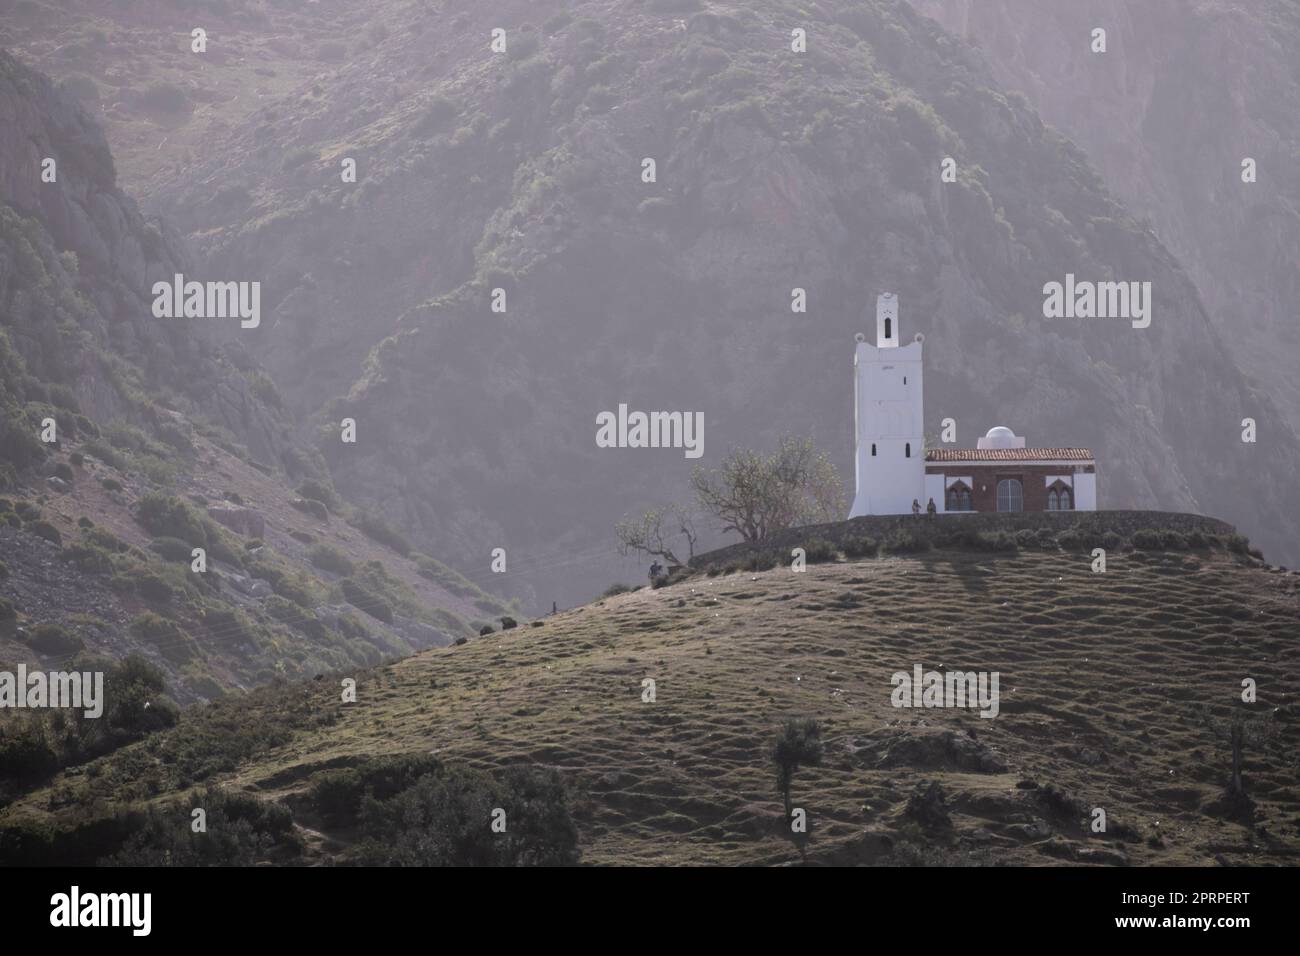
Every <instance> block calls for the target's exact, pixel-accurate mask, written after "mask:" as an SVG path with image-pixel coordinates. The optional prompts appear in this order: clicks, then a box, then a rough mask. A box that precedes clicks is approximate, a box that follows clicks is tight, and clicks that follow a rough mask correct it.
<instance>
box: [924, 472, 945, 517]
mask: <svg viewBox="0 0 1300 956" xmlns="http://www.w3.org/2000/svg"><path fill="white" fill-rule="evenodd" d="M943 479H944V476H943V475H926V476H925V497H924V498H922V499H921V507H922V508H924V507H925V505H926V502H928V501H929V500H930V499H931V498H933V499H934V505H935V507H936V508H938V509H939V513H940V514H943V513H944V512H945V511H947V510H948V508H947V503H948V495H947V491H948V489H947V487H946V486H945V484H944V480H943Z"/></svg>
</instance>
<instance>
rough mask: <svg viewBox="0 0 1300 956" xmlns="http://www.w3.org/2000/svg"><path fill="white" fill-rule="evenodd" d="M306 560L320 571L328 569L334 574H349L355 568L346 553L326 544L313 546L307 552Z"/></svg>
mask: <svg viewBox="0 0 1300 956" xmlns="http://www.w3.org/2000/svg"><path fill="white" fill-rule="evenodd" d="M307 560H308V561H310V562H311V563H312V564H314V565H315V566H316V567H318V568H320V569H321V570H322V571H330V572H332V573H334V574H343V575H349V574H352V573H353V572H354V571H355V570H356V566H355V565H354V564H353V563H352V561H351V560H349V558H348V556H347V555H346V554H344V553H343V552H342V551H340V550H339V549H338V548H336V547H334V546H332V545H328V544H318V545H316V546H315V547H313V548H312V549H311V550H310V551H308V552H307Z"/></svg>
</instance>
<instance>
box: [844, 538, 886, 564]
mask: <svg viewBox="0 0 1300 956" xmlns="http://www.w3.org/2000/svg"><path fill="white" fill-rule="evenodd" d="M840 547H841V549H842V550H843V551H844V556H845V557H846V558H874V557H875V556H876V552H877V551H878V550H880V545H879V543H877V541H876V539H875V538H871V537H867V536H865V535H863V536H861V537H854V538H849V539H847V540H846V541H845V542H844V543H843V544H842V545H840Z"/></svg>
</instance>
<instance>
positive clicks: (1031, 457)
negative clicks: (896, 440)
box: [925, 448, 1092, 461]
mask: <svg viewBox="0 0 1300 956" xmlns="http://www.w3.org/2000/svg"><path fill="white" fill-rule="evenodd" d="M925 460H926V461H1092V451H1091V449H1088V448H934V449H930V450H927V451H926V453H925Z"/></svg>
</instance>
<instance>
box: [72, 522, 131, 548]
mask: <svg viewBox="0 0 1300 956" xmlns="http://www.w3.org/2000/svg"><path fill="white" fill-rule="evenodd" d="M81 536H82V538H84V539H85V541H86V543H87V544H93V545H95V546H96V547H100V548H103V549H104V550H105V551H111V552H113V553H114V554H123V553H125V552H126V551H129V550H130V548H131V546H130V545H129V544H127V543H126V542H125V541H123V540H122V539H121V538H119V537H118V536H117V535H115V534H113V532H111V531H109V530H107V529H105V528H87V529H86V530H85V531H83V532H82V533H81Z"/></svg>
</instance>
